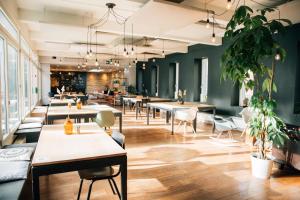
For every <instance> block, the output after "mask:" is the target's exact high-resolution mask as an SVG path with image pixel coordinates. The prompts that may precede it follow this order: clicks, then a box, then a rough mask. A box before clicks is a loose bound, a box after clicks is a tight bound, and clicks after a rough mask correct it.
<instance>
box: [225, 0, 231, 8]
mask: <svg viewBox="0 0 300 200" xmlns="http://www.w3.org/2000/svg"><path fill="white" fill-rule="evenodd" d="M231 6H232V3H231V0H227V6H226V8H227V9H228V10H229V9H230V8H231Z"/></svg>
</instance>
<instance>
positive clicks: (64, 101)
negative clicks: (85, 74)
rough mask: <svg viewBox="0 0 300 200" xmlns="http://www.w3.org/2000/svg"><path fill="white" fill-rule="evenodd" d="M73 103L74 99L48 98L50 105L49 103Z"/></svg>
mask: <svg viewBox="0 0 300 200" xmlns="http://www.w3.org/2000/svg"><path fill="white" fill-rule="evenodd" d="M68 103H71V104H74V103H75V101H74V100H73V99H51V100H50V105H51V104H68Z"/></svg>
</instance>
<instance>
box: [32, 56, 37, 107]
mask: <svg viewBox="0 0 300 200" xmlns="http://www.w3.org/2000/svg"><path fill="white" fill-rule="evenodd" d="M37 76H38V74H37V68H36V66H35V65H34V64H33V62H31V106H32V107H34V106H35V105H36V103H37V100H38V94H37V90H38V80H37Z"/></svg>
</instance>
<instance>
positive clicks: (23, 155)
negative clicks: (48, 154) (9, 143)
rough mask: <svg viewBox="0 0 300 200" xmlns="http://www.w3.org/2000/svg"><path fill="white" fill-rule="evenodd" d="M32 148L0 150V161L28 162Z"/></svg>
mask: <svg viewBox="0 0 300 200" xmlns="http://www.w3.org/2000/svg"><path fill="white" fill-rule="evenodd" d="M33 151H34V149H33V148H32V147H20V148H8V149H0V161H30V159H31V156H32V154H33Z"/></svg>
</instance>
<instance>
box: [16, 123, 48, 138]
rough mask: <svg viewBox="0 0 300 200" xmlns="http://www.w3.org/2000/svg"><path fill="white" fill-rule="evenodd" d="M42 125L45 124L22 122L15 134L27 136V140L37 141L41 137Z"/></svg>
mask: <svg viewBox="0 0 300 200" xmlns="http://www.w3.org/2000/svg"><path fill="white" fill-rule="evenodd" d="M42 126H43V124H41V123H26V124H20V126H19V128H18V130H17V131H16V132H15V135H16V136H17V137H18V136H25V138H26V142H37V141H38V139H39V137H40V133H41V130H42Z"/></svg>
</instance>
